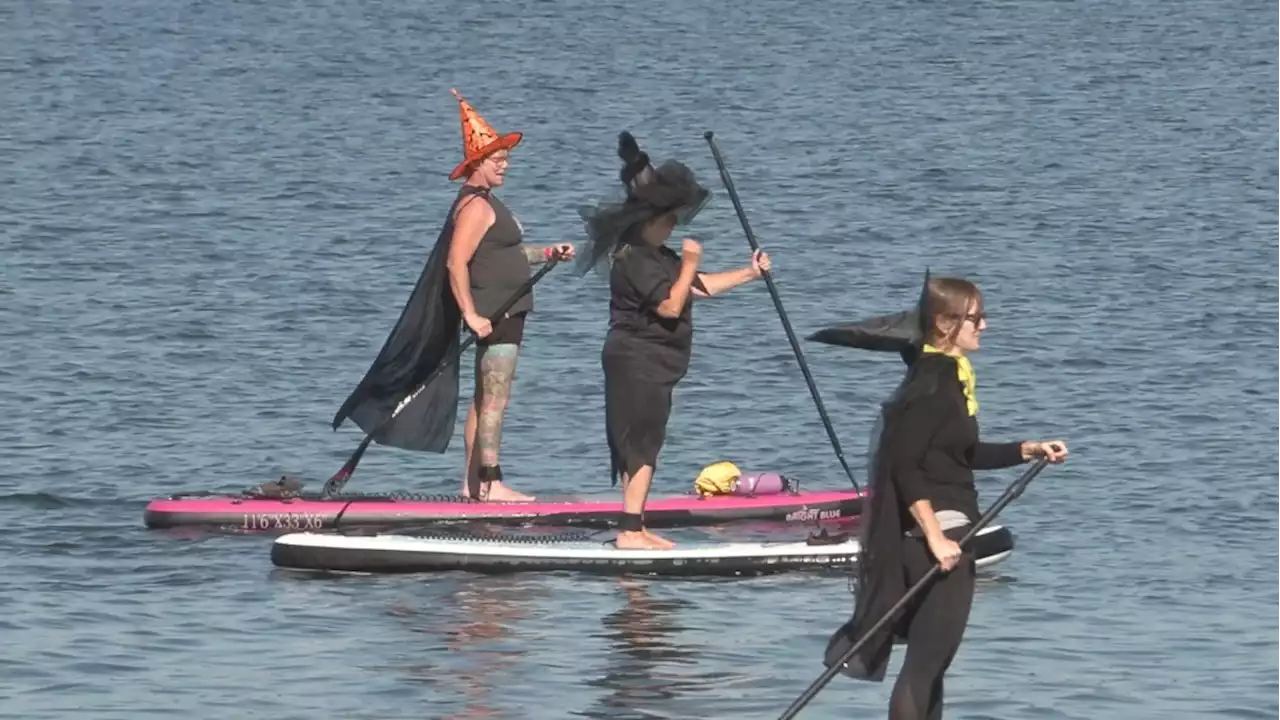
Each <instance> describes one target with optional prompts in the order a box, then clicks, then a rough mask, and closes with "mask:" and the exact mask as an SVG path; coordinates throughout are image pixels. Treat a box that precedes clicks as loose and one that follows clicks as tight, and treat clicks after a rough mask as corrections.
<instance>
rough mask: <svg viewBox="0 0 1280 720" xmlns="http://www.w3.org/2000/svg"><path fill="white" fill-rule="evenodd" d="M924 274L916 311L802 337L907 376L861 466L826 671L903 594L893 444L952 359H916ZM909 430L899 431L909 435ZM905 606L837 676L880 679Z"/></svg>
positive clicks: (924, 306) (924, 311) (901, 633)
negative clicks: (897, 364)
mask: <svg viewBox="0 0 1280 720" xmlns="http://www.w3.org/2000/svg"><path fill="white" fill-rule="evenodd" d="M928 286H929V271H928V270H927V269H926V270H925V275H924V283H923V284H922V286H921V289H920V295H919V297H918V299H917V301H916V305H915V307H913V308H911V309H909V310H904V311H902V312H897V313H893V314H890V315H881V316H878V317H873V318H869V319H866V320H861V321H858V322H852V323H845V324H842V325H834V326H831V327H828V328H824V329H822V330H819V331H818V332H816V333H814V334H812V335H810V336H809V338H808V339H809V340H813V341H816V342H821V343H826V344H828V345H840V346H844V347H850V348H857V349H861V350H871V351H873V352H897V353H898V354H899V356H900V357H901V358H902V361H903V362H904V363H905V364H906V366H907V372H906V375H905V376H904V377H903V379H902V382H900V383H899V384H898V387H897V389H896V390H895V391H894V392H893V394H892V395H890V397H889V398H888V399H887V400H886V401H885V402H883V403H882V404H881V408H880V417H879V419H878V420H877V422H876V428H875V430H874V432H873V433H872V439H871V448H870V453H869V463H868V475H869V478H868V481H869V485H870V487H869V488H868V491H869V492H868V494H869V496H870V497H869V498H868V499H867V501H866V504H864V505H863V511H862V514H861V526H862V528H861V532H860V543H861V548H860V550H859V552H858V558H857V564H856V565H855V568H854V575H855V579H856V587H855V590H854V598H855V599H854V607H853V617H852V618H850V619H849V621H848V622H846V623H845V624H844V625H842V626H841V627H840V629H839V630H836V631H835V633H833V634H832V635H831V638H830V639H829V640H828V641H827V648H826V651H825V653H824V657H823V664H824V665H826V666H827V667H831V666H832V665H835V664H836V663H838V662H840V658H841V657H842V656H843V655H844V654H845V653H846V652H848V650H849V648H851V647H853V644H854V643H855V642H857V641H858V640H859V639H860V638H861V637H862V636H863V635H865V634H866V632H867V631H868V630H870V629H871V626H872V625H875V624H876V623H877V622H879V621H880V619H881V618H883V617H884V616H885V614H886V613H888V612H889V610H890V608H892V607H893V606H894V605H895V604H896V603H897V602H898V601H899V600H901V599H902V596H903V595H906V594H907V582H906V577H905V576H904V574H903V569H902V557H901V553H902V538H903V533H904V532H906V530H905V529H904V528H903V527H902V516H901V509H900V506H901V503H900V502H899V500H898V490H897V486H896V484H895V483H894V481H893V474H894V467H893V458H894V455H895V453H894V452H893V451H894V446H895V443H897V442H899V441H900V439H901V432H903V430H902V429H901V425H900V421H901V419H902V417H903V415H904V414H905V412H906V410H907V409H908V408H909V407H911V405H912V404H913V403H916V402H920V401H921V400H923V399H925V398H927V397H928V396H929V395H931V394H933V393H935V392H938V391H939V388H942V387H944V385H943V384H942V383H941V382H940V380H941V379H942V378H943V377H944V376H945V374H946V373H948V372H949V373H950V376H951V378H952V380H953V381H954V379H955V363H954V361H950V362H948V361H946V360H943V361H941V362H939V361H938V359H939V358H941V357H942V356H937V358H935V357H931V356H925V355H922V353H921V350H922V348H923V345H924V337H925V333H924V330H925V327H926V326H927V323H926V319H927V318H928V317H929V314H928V313H929V307H928V302H927V300H928ZM911 431H912V430H911V429H910V428H908V429H906V430H905V432H911ZM909 612H910V607H907V608H904V609H903V611H901V613H900V614H899V616H898V617H897V618H895V619H894V620H893V621H890V622H887V623H885V624H884V626H883V627H881V629H880V630H878V631H876V634H875V635H873V636H872V637H870V638H868V640H867V642H865V643H863V645H862V647H861V648H860V649H859V650H858V652H857V653H855V654H854V655H853V657H851V658H850V659H849V660H848V662H847V664H845V665H843V666H842V667H841V668H840V672H841V673H843V674H845V675H848V676H849V677H852V678H856V679H860V680H872V681H875V682H880V681H882V680H884V676H885V671H886V670H887V669H888V665H889V654H890V652H891V651H892V650H893V644H894V641H895V639H901V640H904V641H905V639H906V636H905V631H906V628H905V623H904V622H903V620H905V619H906V618H907V617H909Z"/></svg>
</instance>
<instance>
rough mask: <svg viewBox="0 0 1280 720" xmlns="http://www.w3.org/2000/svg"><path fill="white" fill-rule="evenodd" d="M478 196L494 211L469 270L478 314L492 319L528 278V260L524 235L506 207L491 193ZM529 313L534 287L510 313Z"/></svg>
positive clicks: (518, 301)
mask: <svg viewBox="0 0 1280 720" xmlns="http://www.w3.org/2000/svg"><path fill="white" fill-rule="evenodd" d="M475 194H476V195H480V196H481V197H483V198H485V199H486V200H488V201H489V205H490V206H491V207H492V208H493V225H490V226H489V229H488V231H486V232H485V234H484V237H482V238H480V244H479V245H478V246H477V247H476V252H475V254H474V255H472V256H471V262H470V264H468V266H467V270H468V272H469V274H470V275H471V299H472V302H474V303H475V306H476V312H477V313H479V314H480V315H481V316H483V317H490V316H491V315H493V313H495V312H497V310H498V308H499V307H500V306H501V305H502V304H503V303H504V302H506V301H507V300H508V299H510V298H511V296H512V295H514V294H515V293H516V291H517V290H519V289H520V286H521V285H523V284H524V282H525V281H526V280H528V279H529V277H530V272H529V260H528V258H526V257H525V255H524V248H523V247H522V246H521V240H522V239H523V237H524V233H523V232H522V231H521V230H520V224H519V223H518V222H516V218H515V216H514V215H512V214H511V211H510V210H508V209H507V206H506V205H503V204H502V201H501V200H499V199H498V198H496V197H494V196H493V195H491V194H489V192H488V191H478V192H476V193H475ZM530 310H533V289H532V288H530V290H529V292H528V293H525V294H524V295H523V296H522V297H521V298H520V299H519V300H517V301H516V304H515V305H513V306H511V309H510V310H509V311H508V313H509V314H511V315H515V314H517V313H522V312H529V311H530Z"/></svg>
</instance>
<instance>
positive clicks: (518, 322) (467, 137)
mask: <svg viewBox="0 0 1280 720" xmlns="http://www.w3.org/2000/svg"><path fill="white" fill-rule="evenodd" d="M453 94H454V96H456V97H457V98H458V103H459V110H458V111H459V114H460V116H461V118H462V149H463V158H462V161H461V162H460V163H458V166H457V167H455V168H454V169H453V172H451V173H450V174H449V179H450V180H457V179H459V178H464V177H465V178H466V180H465V182H464V183H463V186H462V188H460V189H459V191H458V194H457V196H456V197H455V198H454V201H453V205H452V207H450V209H449V213H448V215H446V219H445V223H444V227H443V228H442V229H441V231H440V235H439V236H438V237H437V239H436V244H435V246H434V248H433V249H432V251H431V254H430V256H429V257H428V258H427V262H426V265H425V266H424V267H423V269H422V272H421V274H420V276H419V278H418V282H417V284H416V285H415V287H414V289H413V293H412V294H411V295H410V297H409V300H408V302H407V303H406V304H405V306H404V308H403V310H401V313H400V319H399V320H398V321H397V322H396V325H395V327H394V328H392V330H391V333H390V334H389V335H388V337H387V339H386V341H385V342H384V344H383V347H382V350H381V351H380V352H379V353H378V357H377V359H375V360H374V362H373V365H372V366H371V367H370V368H369V370H368V371H367V372H366V373H365V376H364V378H363V379H362V380H361V381H360V384H359V386H358V387H357V388H356V389H355V390H354V391H353V392H352V393H351V395H350V396H349V397H348V398H347V400H346V402H344V403H343V405H342V408H341V409H339V410H338V414H337V415H336V416H335V417H334V420H333V427H334V429H337V427H338V426H339V425H341V424H342V422H343V420H344V419H346V418H348V417H350V418H351V419H352V420H354V421H355V422H356V424H357V425H359V426H360V428H361V429H363V430H364V431H365V432H368V433H373V432H376V433H377V437H376V440H377V441H378V443H379V444H381V445H389V446H393V447H398V448H403V449H406V450H418V451H423V450H425V451H432V452H444V451H445V450H446V449H447V448H448V446H449V442H450V440H451V439H452V436H453V430H454V425H455V424H456V421H457V407H458V395H459V385H460V379H459V377H460V373H459V370H458V363H456V362H453V361H452V359H453V357H454V356H455V355H456V354H457V350H458V347H459V345H460V342H459V338H458V335H459V330H460V329H461V325H462V324H463V323H466V326H467V327H468V328H470V329H471V331H472V332H474V333H475V334H476V336H477V342H476V385H475V395H474V396H473V397H472V401H471V407H470V409H469V410H468V412H467V424H466V433H465V443H466V471H465V473H464V479H463V494H464V495H467V496H469V497H472V498H475V499H481V500H493V501H529V500H533V498H532V497H530V496H527V495H524V494H522V493H519V492H516V491H515V490H512V489H511V488H509V487H507V486H506V485H504V484H503V482H502V467H501V465H499V464H498V443H499V440H500V438H501V430H502V419H503V415H504V413H505V411H506V408H507V402H508V400H509V398H510V395H511V384H512V380H513V378H514V376H515V369H516V356H517V355H518V352H519V349H520V343H521V341H522V339H523V330H524V323H525V316H526V315H527V314H528V313H529V312H530V311H531V310H533V297H532V291H530V292H523V293H522V288H523V285H524V284H525V282H526V281H527V280H529V278H530V272H529V266H530V265H535V264H540V263H544V262H546V261H548V260H550V259H551V258H552V257H553V256H555V255H556V254H557V253H559V255H560V257H561V258H571V257H573V256H574V248H573V245H571V244H569V243H554V244H551V245H528V244H526V243H524V242H523V231H522V229H521V226H520V223H519V221H518V220H516V218H515V216H514V215H512V214H511V211H510V210H508V209H507V207H506V205H504V204H503V203H502V201H500V200H499V199H498V198H497V197H496V196H495V195H494V194H493V189H494V188H496V187H498V186H499V185H501V184H502V181H503V177H504V176H505V175H506V172H507V162H508V159H507V158H508V156H509V154H510V152H511V149H512V148H514V147H515V146H516V145H517V144H519V142H520V140H521V133H518V132H517V133H507V134H505V135H499V134H498V133H497V132H495V131H494V130H493V128H492V127H490V126H489V124H488V123H486V122H485V121H484V119H483V118H481V117H480V115H479V114H478V113H477V112H476V111H475V109H473V108H472V107H471V105H470V104H469V103H467V101H466V100H464V99H462V96H461V95H458V91H456V90H454V91H453ZM517 294H520V297H519V298H518V299H517V300H516V302H515V304H514V305H512V307H511V309H510V310H508V311H507V313H506V314H505V315H503V316H502V317H501V318H494V322H491V320H490V318H493V316H494V315H495V314H496V313H497V311H498V308H500V307H501V306H502V305H503V304H505V303H506V302H507V301H508V300H510V299H511V298H513V297H515V296H516V295H517ZM442 366H443V367H442ZM437 372H439V375H438V376H435V375H434V373H437ZM430 377H435V379H434V380H433V381H431V382H429V383H427V384H426V385H425V386H424V385H422V383H423V382H424V380H425V379H427V378H430Z"/></svg>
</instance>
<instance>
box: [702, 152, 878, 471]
mask: <svg viewBox="0 0 1280 720" xmlns="http://www.w3.org/2000/svg"><path fill="white" fill-rule="evenodd" d="M704 136H705V137H706V139H707V144H708V145H710V146H711V154H712V156H713V157H715V160H716V166H717V167H718V168H719V169H720V179H721V180H722V181H723V182H724V187H725V189H726V190H727V191H728V192H729V199H730V200H732V201H733V209H734V211H735V212H737V213H738V220H739V221H740V222H741V223H742V230H743V232H745V233H746V235H747V243H748V244H750V245H751V249H752V250H753V251H756V250H759V249H760V245H759V243H757V242H756V236H755V233H753V232H751V224H750V223H748V222H747V212H746V210H744V209H743V207H742V201H741V200H740V199H739V198H738V191H737V189H736V188H735V187H734V185H733V178H732V177H730V176H729V168H728V167H727V166H726V165H725V162H724V158H723V157H722V156H721V155H720V148H719V147H717V146H716V141H715V133H714V132H712V131H710V130H708V131H706V133H705V134H704ZM760 274H761V276H762V277H764V282H765V285H767V286H768V288H769V295H770V297H772V298H773V306H774V307H775V308H777V310H778V317H779V318H781V319H782V329H783V330H784V331H786V333H787V341H788V342H790V343H791V351H792V352H794V353H795V355H796V361H797V362H799V363H800V372H801V373H802V374H803V375H804V381H805V383H806V384H808V386H809V394H810V395H812V396H813V402H814V405H816V406H817V408H818V415H819V416H820V417H821V418H822V424H823V425H824V426H825V427H826V429H827V437H829V438H830V439H831V448H832V449H833V450H835V453H836V459H838V460H839V461H840V465H841V467H843V468H844V472H845V474H846V475H848V476H849V482H851V483H853V489H854V490H858V491H861V488H859V487H858V481H857V480H855V479H854V478H853V471H852V470H850V469H849V463H848V462H847V461H846V460H845V459H844V450H843V449H842V448H841V447H840V440H839V438H837V437H836V431H835V428H834V427H832V425H831V418H830V417H828V415H827V408H826V406H825V405H823V403H822V396H821V395H819V394H818V384H817V383H816V382H815V381H814V379H813V374H812V373H810V372H809V364H808V363H807V362H805V359H804V352H803V351H801V350H800V341H799V340H798V339H796V332H795V330H793V329H792V327H791V320H790V319H789V318H788V317H787V311H786V310H784V309H783V307H782V298H781V297H780V296H779V295H778V288H777V286H776V285H774V283H773V275H772V274H771V273H770V272H769V271H768V270H763V271H762V272H761V273H760Z"/></svg>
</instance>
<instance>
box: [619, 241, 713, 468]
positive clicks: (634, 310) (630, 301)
mask: <svg viewBox="0 0 1280 720" xmlns="http://www.w3.org/2000/svg"><path fill="white" fill-rule="evenodd" d="M680 264H681V261H680V257H679V256H678V255H676V253H675V252H674V251H672V250H671V249H670V248H668V247H666V246H665V245H663V246H658V247H654V246H650V245H643V244H639V243H624V244H623V245H622V247H621V249H620V250H619V251H618V252H617V253H616V254H615V255H614V261H613V267H612V269H611V270H610V274H609V293H610V297H609V332H608V335H607V336H606V337H605V342H604V350H603V352H602V353H601V361H602V364H603V366H604V394H605V434H606V435H607V437H608V440H609V455H610V461H611V465H612V475H613V484H615V485H616V484H617V482H618V474H619V473H626V475H627V476H628V477H631V476H633V475H634V474H635V473H636V471H637V470H639V469H640V468H641V467H643V466H645V465H648V466H650V467H652V468H654V469H655V470H656V469H657V466H658V453H659V452H660V451H661V450H662V445H663V442H664V441H665V439H666V430H667V419H668V418H669V417H670V415H671V397H672V391H673V390H674V389H675V386H676V384H677V383H679V382H680V380H681V379H682V378H683V377H684V375H685V373H686V372H687V371H688V368H689V358H690V356H691V354H692V350H693V292H692V291H690V293H689V297H688V299H687V300H686V301H685V304H684V307H683V308H682V309H681V311H680V315H679V317H675V318H664V317H662V316H660V315H659V314H658V305H660V304H661V303H662V302H663V301H664V300H666V299H667V296H668V295H669V294H670V292H671V286H672V285H674V284H675V282H676V279H677V278H678V277H679V275H680ZM693 286H694V287H696V288H698V289H699V290H701V291H703V292H706V288H705V287H704V286H703V284H702V281H701V280H699V279H698V278H697V277H696V276H695V278H694V281H693Z"/></svg>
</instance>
